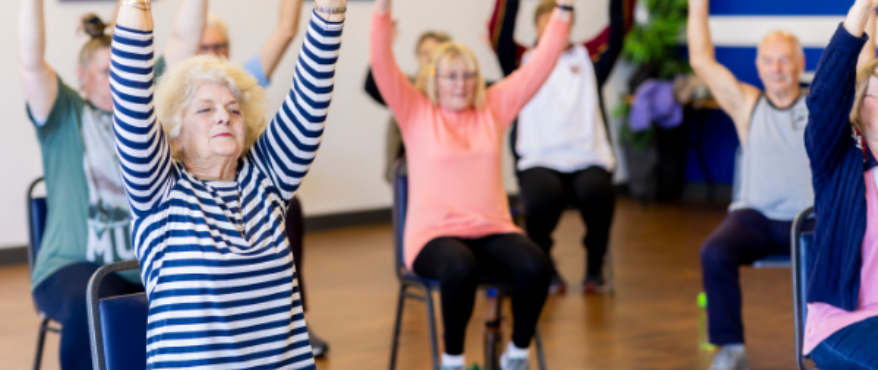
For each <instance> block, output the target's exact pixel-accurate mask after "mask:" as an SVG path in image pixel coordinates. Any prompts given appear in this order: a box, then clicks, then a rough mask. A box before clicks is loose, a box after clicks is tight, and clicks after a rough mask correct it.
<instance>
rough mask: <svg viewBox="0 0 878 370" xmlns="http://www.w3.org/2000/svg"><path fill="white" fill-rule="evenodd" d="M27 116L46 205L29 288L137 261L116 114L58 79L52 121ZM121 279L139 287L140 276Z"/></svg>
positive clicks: (130, 273) (126, 275) (129, 273)
mask: <svg viewBox="0 0 878 370" xmlns="http://www.w3.org/2000/svg"><path fill="white" fill-rule="evenodd" d="M28 117H29V118H30V120H31V121H32V122H33V123H34V125H35V129H36V132H37V140H38V141H39V143H40V150H41V152H42V156H43V172H44V174H45V175H44V178H45V183H46V201H47V206H48V215H47V218H46V226H45V231H44V233H43V238H42V242H41V244H40V249H39V253H38V254H37V257H36V262H35V265H34V270H33V273H32V276H31V288H32V289H33V288H36V287H37V286H38V285H39V284H40V283H41V282H43V281H44V280H45V279H46V278H48V277H49V276H50V275H52V274H53V273H54V272H55V271H58V270H59V269H61V268H63V267H65V266H68V265H71V264H74V263H77V262H93V263H96V264H98V265H104V264H107V263H111V262H114V261H122V260H128V259H133V258H134V251H133V250H132V248H131V238H130V235H131V234H130V221H129V216H128V204H127V200H126V199H125V193H124V191H122V189H123V188H122V185H121V176H120V174H119V166H118V160H117V158H116V155H115V149H114V146H115V143H114V141H113V139H112V138H113V135H112V134H113V133H112V114H111V113H109V112H104V111H101V110H100V109H97V108H95V107H93V106H92V105H90V104H88V103H87V102H86V101H85V100H84V99H83V98H82V97H81V96H80V95H79V93H77V92H76V91H74V90H73V89H71V88H70V87H69V86H67V85H66V84H64V82H63V81H61V78H60V77H59V78H58V97H57V98H56V100H55V103H54V105H53V106H52V110H51V112H50V113H49V117H48V119H46V121H45V122H37V121H36V120H35V119H34V118H33V115H31V112H30V108H29V107H28ZM108 130H109V131H108ZM87 148H88V150H87ZM121 275H122V276H123V277H124V278H125V279H126V280H128V281H131V282H135V283H139V282H140V277H139V275H138V271H127V272H124V273H122V274H121Z"/></svg>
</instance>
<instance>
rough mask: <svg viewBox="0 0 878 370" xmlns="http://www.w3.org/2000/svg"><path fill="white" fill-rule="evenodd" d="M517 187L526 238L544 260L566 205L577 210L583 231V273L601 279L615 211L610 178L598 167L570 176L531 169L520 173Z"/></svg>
mask: <svg viewBox="0 0 878 370" xmlns="http://www.w3.org/2000/svg"><path fill="white" fill-rule="evenodd" d="M518 184H519V187H520V188H521V194H522V198H523V202H524V206H525V213H524V220H525V228H526V231H527V235H528V236H529V237H530V238H531V239H532V240H533V241H534V242H535V243H537V245H539V246H540V248H542V249H543V251H545V253H546V255H547V256H551V254H550V251H551V249H552V244H553V241H552V232H553V231H555V227H556V226H558V220H560V219H561V214H562V213H563V212H564V209H566V208H567V205H568V204H573V205H574V206H576V208H577V209H579V214H580V215H581V216H582V221H583V222H584V223H585V227H586V229H587V230H586V233H585V237H584V238H583V240H582V243H583V245H584V246H585V248H586V250H587V251H588V257H587V261H586V272H587V274H588V276H589V277H599V276H602V272H603V265H604V255H605V254H606V253H607V244H608V243H609V240H610V226H612V224H613V213H614V212H615V209H616V193H615V192H614V191H613V175H612V174H610V173H609V172H608V171H607V170H605V169H603V168H601V167H589V168H586V169H584V170H581V171H576V172H574V173H561V172H558V171H555V170H551V169H548V168H543V167H535V168H531V169H527V170H525V171H522V172H520V173H519V174H518ZM550 260H551V258H550ZM552 265H553V268H554V263H553V264H552Z"/></svg>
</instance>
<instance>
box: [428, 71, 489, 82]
mask: <svg viewBox="0 0 878 370" xmlns="http://www.w3.org/2000/svg"><path fill="white" fill-rule="evenodd" d="M478 76H479V75H478V74H476V73H475V72H464V73H457V72H452V73H447V74H438V75H437V76H436V77H437V78H441V79H443V80H447V81H450V82H454V81H458V80H461V81H465V82H471V81H473V80H475V79H476V78H477V77H478Z"/></svg>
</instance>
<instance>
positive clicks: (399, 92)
mask: <svg viewBox="0 0 878 370" xmlns="http://www.w3.org/2000/svg"><path fill="white" fill-rule="evenodd" d="M572 2H573V0H561V1H559V6H558V9H556V10H555V11H554V13H553V15H552V18H551V21H550V22H549V25H548V27H547V29H546V32H545V35H544V37H543V42H541V43H540V45H539V46H538V47H537V48H536V50H535V51H534V53H533V56H532V58H531V60H530V62H529V63H528V64H527V65H526V66H524V67H522V68H520V69H519V70H518V71H517V72H516V73H513V74H512V75H510V76H509V77H507V78H506V79H504V80H503V81H501V82H498V83H496V84H494V85H492V86H491V87H490V88H486V86H485V82H484V79H483V78H482V75H481V73H480V72H479V68H478V63H477V61H476V58H475V56H474V54H473V53H472V51H470V49H469V48H467V47H466V46H464V45H461V44H458V43H450V42H449V43H444V44H442V45H440V46H438V47H437V48H436V50H435V51H434V52H433V55H432V56H431V58H430V62H429V63H428V65H427V66H426V67H425V68H423V69H422V70H421V73H420V75H419V76H418V79H417V87H416V86H414V85H412V83H411V82H410V81H409V79H408V77H406V75H405V74H404V73H403V72H402V71H400V69H399V66H398V65H397V63H396V60H395V58H394V55H393V50H392V47H391V45H392V42H391V39H392V21H391V18H390V1H389V0H377V1H376V2H375V14H374V16H373V21H372V36H371V38H372V41H371V43H372V45H371V49H372V55H371V62H372V72H373V74H374V76H375V82H376V83H377V84H378V89H379V90H380V92H381V95H382V96H383V97H384V100H385V102H386V103H387V106H388V107H389V108H390V110H391V111H392V112H393V115H394V117H396V120H397V124H398V125H399V128H400V131H401V132H402V138H403V142H404V143H405V147H406V148H407V149H406V157H407V160H408V173H409V187H410V199H409V204H408V215H407V219H406V229H405V238H404V259H405V263H406V266H407V267H408V268H409V269H410V270H412V271H413V272H414V273H416V274H418V275H420V276H423V277H426V278H431V279H437V280H439V282H440V288H441V295H442V318H443V324H444V326H445V333H444V339H445V354H444V355H443V357H442V365H443V366H442V367H443V369H446V370H462V369H463V368H464V359H463V342H464V335H465V331H466V325H467V322H468V321H469V318H470V316H471V315H472V310H473V304H474V300H475V293H476V286H477V283H478V280H479V277H480V276H483V275H489V276H492V277H498V278H501V279H504V280H506V281H510V282H511V283H512V285H513V287H514V292H513V294H512V312H513V315H514V317H515V321H514V324H513V333H512V342H511V343H510V344H509V346H508V347H507V349H506V351H505V352H504V353H503V355H502V356H501V359H500V362H501V368H502V369H503V370H521V369H527V367H528V364H529V362H528V350H527V348H528V347H529V346H530V341H531V339H532V338H533V335H534V330H535V328H536V324H537V320H538V318H539V315H540V312H541V311H542V308H543V304H544V303H545V300H546V296H547V295H548V288H549V281H550V279H551V273H552V272H551V271H552V270H551V264H550V263H549V260H548V258H547V257H546V255H545V253H543V252H542V251H541V250H540V248H539V247H538V246H537V245H536V244H534V243H533V242H532V241H530V240H529V239H527V237H525V236H524V235H522V232H521V230H520V229H519V228H517V227H516V226H515V225H514V224H513V223H512V217H511V215H510V213H509V205H508V202H507V200H506V192H505V189H504V187H503V176H502V170H501V151H502V148H503V136H504V134H505V132H506V129H508V128H509V125H510V124H511V123H512V121H513V120H514V119H515V116H516V115H518V112H519V110H521V108H522V107H523V106H524V105H525V104H526V103H527V102H528V101H529V100H530V99H531V98H532V97H533V96H534V94H536V93H537V91H538V90H539V88H540V86H542V84H543V82H545V81H546V79H547V78H548V77H549V74H550V73H551V72H552V69H553V68H554V66H555V64H556V63H557V61H558V57H559V56H560V55H561V53H562V52H563V51H564V48H565V46H566V44H567V34H568V32H569V29H570V19H571V12H572V9H573V8H572V5H571V4H572Z"/></svg>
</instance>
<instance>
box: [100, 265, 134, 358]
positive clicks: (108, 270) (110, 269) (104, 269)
mask: <svg viewBox="0 0 878 370" xmlns="http://www.w3.org/2000/svg"><path fill="white" fill-rule="evenodd" d="M139 269H140V264H139V263H138V262H137V260H129V261H121V262H113V263H110V264H107V265H104V266H101V268H99V269H98V270H97V271H95V273H94V275H92V276H91V279H90V280H89V281H88V289H87V290H86V300H87V305H88V330H89V337H90V338H91V358H92V364H93V365H94V370H106V368H107V365H106V357H104V339H103V334H102V333H103V330H102V328H101V310H100V307H98V305H100V301H101V299H100V297H99V296H98V292H100V287H101V282H102V281H103V280H104V278H105V277H107V275H110V274H113V273H116V272H120V271H126V270H139ZM135 294H143V293H135ZM108 298H111V297H108Z"/></svg>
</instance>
